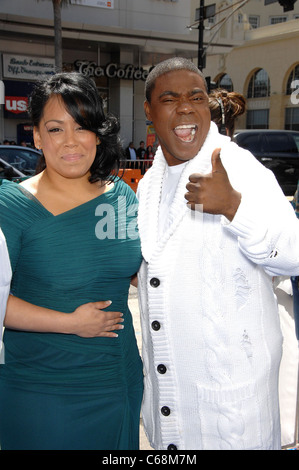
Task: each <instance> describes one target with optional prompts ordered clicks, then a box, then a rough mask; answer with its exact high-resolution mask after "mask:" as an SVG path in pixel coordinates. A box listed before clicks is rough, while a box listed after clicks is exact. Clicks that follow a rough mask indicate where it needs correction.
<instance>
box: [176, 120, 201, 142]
mask: <svg viewBox="0 0 299 470" xmlns="http://www.w3.org/2000/svg"><path fill="white" fill-rule="evenodd" d="M196 130H197V126H196V125H195V124H184V125H182V126H177V127H175V128H174V133H175V135H176V136H177V137H178V138H179V139H180V140H182V141H183V142H192V141H193V140H194V137H195V134H196Z"/></svg>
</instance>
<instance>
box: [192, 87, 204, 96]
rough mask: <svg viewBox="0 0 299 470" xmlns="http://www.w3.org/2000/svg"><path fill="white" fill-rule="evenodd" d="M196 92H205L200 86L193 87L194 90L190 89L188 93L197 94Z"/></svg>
mask: <svg viewBox="0 0 299 470" xmlns="http://www.w3.org/2000/svg"><path fill="white" fill-rule="evenodd" d="M197 93H202V94H206V91H205V90H203V89H202V88H194V90H192V91H191V92H190V93H189V94H190V96H193V95H197Z"/></svg>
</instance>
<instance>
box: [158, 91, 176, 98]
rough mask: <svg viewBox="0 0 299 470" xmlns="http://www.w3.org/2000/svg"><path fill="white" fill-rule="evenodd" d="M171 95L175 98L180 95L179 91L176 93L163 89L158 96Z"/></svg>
mask: <svg viewBox="0 0 299 470" xmlns="http://www.w3.org/2000/svg"><path fill="white" fill-rule="evenodd" d="M169 95H170V96H173V97H175V98H178V97H179V96H180V93H176V92H175V91H170V90H169V91H168V90H166V91H163V93H161V95H159V98H163V96H169Z"/></svg>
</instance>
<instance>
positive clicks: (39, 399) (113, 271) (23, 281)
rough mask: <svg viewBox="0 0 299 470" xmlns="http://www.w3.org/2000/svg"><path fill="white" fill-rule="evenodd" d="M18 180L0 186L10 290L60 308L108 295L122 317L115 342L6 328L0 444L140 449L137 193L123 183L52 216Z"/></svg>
mask: <svg viewBox="0 0 299 470" xmlns="http://www.w3.org/2000/svg"><path fill="white" fill-rule="evenodd" d="M24 191H25V190H24V189H21V187H19V185H17V184H16V183H12V182H8V181H4V182H3V184H2V187H1V188H0V226H1V228H2V230H3V233H4V235H5V237H6V240H7V245H8V250H9V254H10V259H11V265H12V271H13V279H12V293H13V294H14V295H16V296H18V297H20V298H22V299H24V300H26V301H28V302H30V303H33V304H36V305H39V306H42V307H47V308H50V309H55V310H59V311H62V312H65V313H66V314H68V313H70V312H73V311H74V310H75V309H76V308H77V307H78V306H79V305H82V304H84V303H87V302H93V301H100V300H111V301H112V304H111V305H110V306H109V307H107V309H106V310H111V311H119V312H122V313H123V315H124V329H123V330H119V331H118V337H117V338H105V337H96V338H82V337H79V336H76V335H67V334H55V333H35V332H25V331H14V330H10V329H5V332H4V345H5V364H3V365H1V366H0V446H1V449H2V450H5V449H7V450H26V449H27V450H103V449H104V450H117V449H118V450H127V449H138V447H139V420H140V406H141V400H142V393H143V372H142V362H141V358H140V355H139V351H138V347H137V342H136V337H135V333H134V328H133V322H132V316H131V313H130V311H129V308H128V302H127V300H128V290H129V286H130V280H131V276H132V275H134V274H135V273H136V271H137V270H138V268H139V266H140V263H141V254H140V241H139V237H138V233H137V228H136V215H137V203H136V197H135V194H134V192H133V191H132V190H131V188H129V186H127V185H126V184H125V183H124V182H123V181H121V180H119V181H117V182H115V184H114V187H113V188H112V189H110V190H109V191H108V192H106V193H104V194H102V195H101V196H98V197H97V198H95V199H93V200H91V201H89V202H86V203H84V204H82V205H80V206H78V207H76V208H74V209H72V210H70V211H67V212H65V213H62V214H60V215H56V216H54V215H53V214H52V213H50V212H49V211H48V210H46V208H45V207H44V206H43V205H41V204H40V203H39V201H38V200H37V199H35V198H34V197H33V196H32V197H31V195H30V193H28V192H26V191H25V192H24Z"/></svg>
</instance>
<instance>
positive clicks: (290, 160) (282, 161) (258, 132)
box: [234, 129, 299, 196]
mask: <svg viewBox="0 0 299 470" xmlns="http://www.w3.org/2000/svg"><path fill="white" fill-rule="evenodd" d="M234 141H235V142H236V143H237V144H238V145H240V147H243V148H245V149H247V150H249V151H250V152H251V153H252V154H253V155H254V156H255V157H256V158H257V159H258V160H259V161H260V162H261V163H262V164H263V165H264V166H265V167H267V168H269V169H270V170H272V171H273V173H274V174H275V176H276V179H277V181H278V183H279V185H280V186H281V188H282V190H283V192H284V194H285V195H286V196H293V195H294V193H295V191H296V189H297V183H298V180H299V132H296V131H285V130H270V129H254V130H238V131H236V132H235V134H234Z"/></svg>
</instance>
